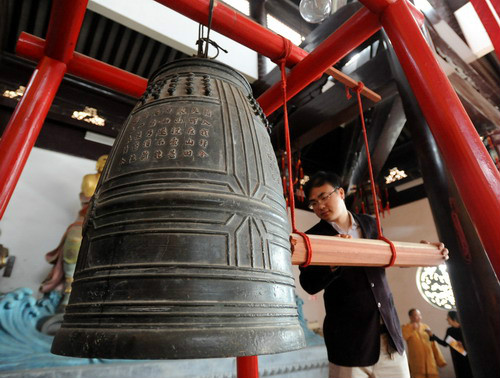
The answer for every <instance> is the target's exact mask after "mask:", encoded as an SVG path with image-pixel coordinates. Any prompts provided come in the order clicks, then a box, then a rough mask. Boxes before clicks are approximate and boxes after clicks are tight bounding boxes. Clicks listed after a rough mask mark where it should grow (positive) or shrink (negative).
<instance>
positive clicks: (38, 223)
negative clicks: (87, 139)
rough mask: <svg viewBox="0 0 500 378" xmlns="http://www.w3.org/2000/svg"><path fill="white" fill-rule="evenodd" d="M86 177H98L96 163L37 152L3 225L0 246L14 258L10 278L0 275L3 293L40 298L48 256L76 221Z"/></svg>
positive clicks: (49, 267) (0, 287) (13, 198)
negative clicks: (24, 291)
mask: <svg viewBox="0 0 500 378" xmlns="http://www.w3.org/2000/svg"><path fill="white" fill-rule="evenodd" d="M88 173H95V161H92V160H88V159H83V158H77V157H74V156H70V155H65V154H61V153H57V152H52V151H48V150H43V149H39V148H33V150H32V151H31V154H30V156H29V158H28V161H27V163H26V166H25V168H24V170H23V173H22V175H21V177H20V179H19V182H18V184H17V186H16V189H15V191H14V194H13V195H12V198H11V200H10V202H9V205H8V207H7V210H6V211H5V214H4V217H3V219H2V221H0V231H1V235H0V243H2V244H3V245H4V246H5V247H7V248H8V249H9V254H10V255H13V256H16V262H15V264H14V269H13V271H12V275H11V277H3V276H1V274H2V273H3V271H0V292H4V293H5V292H9V291H12V290H14V289H16V288H19V287H28V288H31V289H32V290H33V292H34V293H35V294H36V293H37V292H38V287H39V285H40V283H41V282H42V281H43V279H44V278H45V277H46V275H47V274H48V273H49V272H50V269H51V267H52V265H50V264H48V263H47V262H46V261H45V253H46V252H49V251H51V250H53V249H54V248H56V247H57V245H58V244H59V242H60V240H61V237H62V236H63V234H64V232H65V231H66V228H67V227H68V226H69V225H70V224H71V223H73V222H74V220H75V219H76V217H77V214H78V210H79V209H80V200H79V193H80V186H81V183H82V178H83V176H84V175H85V174H88Z"/></svg>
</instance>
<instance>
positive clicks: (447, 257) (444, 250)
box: [420, 240, 450, 261]
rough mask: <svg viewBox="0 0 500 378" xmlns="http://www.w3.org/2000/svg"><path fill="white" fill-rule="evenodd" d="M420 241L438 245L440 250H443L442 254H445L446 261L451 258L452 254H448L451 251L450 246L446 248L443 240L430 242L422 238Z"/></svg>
mask: <svg viewBox="0 0 500 378" xmlns="http://www.w3.org/2000/svg"><path fill="white" fill-rule="evenodd" d="M420 243H423V244H431V245H435V246H436V247H438V249H439V252H441V255H442V256H443V259H444V261H446V260H448V259H449V258H450V256H448V255H449V253H450V252H449V251H448V248H445V246H444V244H443V243H441V242H437V243H431V242H428V241H427V240H421V241H420Z"/></svg>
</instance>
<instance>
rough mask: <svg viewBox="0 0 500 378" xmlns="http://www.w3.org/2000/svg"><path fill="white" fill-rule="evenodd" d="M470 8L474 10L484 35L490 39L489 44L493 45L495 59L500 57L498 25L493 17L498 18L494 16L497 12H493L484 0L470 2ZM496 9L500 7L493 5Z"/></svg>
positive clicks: (499, 27)
mask: <svg viewBox="0 0 500 378" xmlns="http://www.w3.org/2000/svg"><path fill="white" fill-rule="evenodd" d="M471 3H472V6H473V7H474V9H475V10H476V13H477V15H478V16H479V19H480V20H481V23H482V24H483V26H484V28H485V29H486V33H488V36H489V37H490V39H491V43H492V44H493V48H494V49H495V52H496V53H497V57H500V24H499V23H498V21H497V19H496V18H495V15H496V16H497V17H498V16H500V15H499V14H496V12H498V10H496V11H495V10H493V9H491V8H490V7H489V5H488V3H487V2H486V0H471ZM495 5H496V7H497V8H500V5H499V4H498V0H497V4H495Z"/></svg>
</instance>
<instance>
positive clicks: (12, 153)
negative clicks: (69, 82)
mask: <svg viewBox="0 0 500 378" xmlns="http://www.w3.org/2000/svg"><path fill="white" fill-rule="evenodd" d="M87 3H88V0H72V1H66V0H54V1H53V2H52V9H51V14H50V22H49V28H48V31H47V44H46V45H45V56H44V57H43V58H42V60H41V61H40V63H39V64H38V66H37V68H36V69H35V71H34V72H33V75H32V76H31V80H30V82H29V83H28V86H27V87H26V92H25V94H24V96H23V98H22V100H21V101H20V102H19V104H17V106H16V109H15V110H14V113H13V114H12V117H11V119H10V120H9V123H8V124H7V127H6V128H5V131H4V133H3V135H2V139H1V140H0V219H1V218H2V216H3V213H4V212H5V209H6V207H7V204H8V203H9V200H10V197H11V196H12V193H13V192H14V188H15V187H16V184H17V181H18V180H19V177H20V176H21V172H22V170H23V168H24V165H25V164H26V160H27V159H28V156H29V154H30V152H31V149H32V148H33V146H34V144H35V141H36V138H37V137H38V134H39V133H40V129H41V128H42V125H43V123H44V121H45V117H46V116H47V113H48V112H49V109H50V106H51V105H52V101H53V100H54V97H55V96H56V92H57V89H58V88H59V85H60V84H61V81H62V79H63V77H64V74H65V73H66V64H67V63H68V62H69V61H70V60H71V58H72V57H73V51H74V49H75V45H76V41H77V39H78V34H79V32H80V28H81V26H82V22H83V17H84V15H85V11H86V9H87Z"/></svg>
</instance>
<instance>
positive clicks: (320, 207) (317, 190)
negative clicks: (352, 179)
mask: <svg viewBox="0 0 500 378" xmlns="http://www.w3.org/2000/svg"><path fill="white" fill-rule="evenodd" d="M309 203H310V204H312V205H313V206H312V209H313V211H314V213H315V214H316V215H317V216H318V217H319V218H321V219H323V220H325V221H327V222H336V221H337V220H338V219H339V218H340V217H341V216H342V215H345V214H346V213H347V209H346V207H345V203H344V189H342V188H335V187H333V186H332V185H330V184H324V185H321V186H317V187H314V188H311V191H310V192H309Z"/></svg>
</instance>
